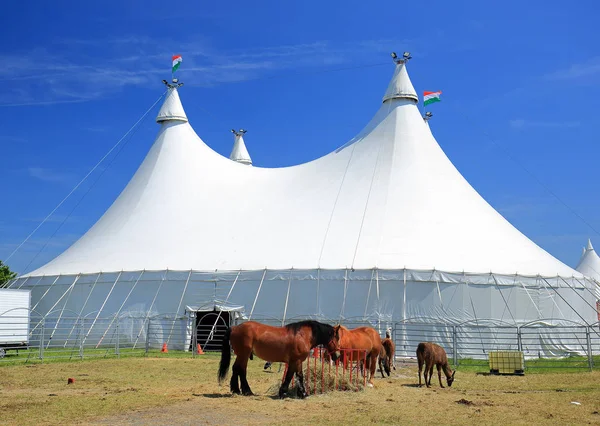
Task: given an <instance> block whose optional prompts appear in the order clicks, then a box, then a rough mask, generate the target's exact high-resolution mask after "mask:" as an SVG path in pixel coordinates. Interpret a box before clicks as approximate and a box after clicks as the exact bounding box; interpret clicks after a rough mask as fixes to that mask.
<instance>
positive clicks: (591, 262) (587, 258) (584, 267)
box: [575, 240, 600, 282]
mask: <svg viewBox="0 0 600 426" xmlns="http://www.w3.org/2000/svg"><path fill="white" fill-rule="evenodd" d="M575 269H576V270H577V271H578V272H580V273H582V274H583V275H585V276H586V277H589V278H593V279H595V280H596V281H598V282H600V257H599V256H598V253H596V250H594V247H593V246H592V241H591V240H588V243H587V246H586V247H585V248H584V249H583V254H582V255H581V259H579V263H578V264H577V267H576V268H575Z"/></svg>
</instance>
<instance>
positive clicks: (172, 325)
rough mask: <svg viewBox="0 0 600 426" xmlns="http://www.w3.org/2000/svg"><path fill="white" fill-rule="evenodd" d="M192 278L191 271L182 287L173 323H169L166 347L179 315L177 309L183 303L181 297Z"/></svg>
mask: <svg viewBox="0 0 600 426" xmlns="http://www.w3.org/2000/svg"><path fill="white" fill-rule="evenodd" d="M191 276H192V270H191V269H190V272H189V273H188V276H187V279H186V280H185V284H184V286H183V291H182V292H181V298H180V299H179V304H178V305H177V310H176V311H175V318H173V322H172V323H171V331H169V337H167V345H168V344H169V343H171V336H172V335H173V329H174V328H175V320H176V318H177V315H179V309H181V304H182V303H183V296H185V291H186V290H187V286H188V283H189V282H190V277H191Z"/></svg>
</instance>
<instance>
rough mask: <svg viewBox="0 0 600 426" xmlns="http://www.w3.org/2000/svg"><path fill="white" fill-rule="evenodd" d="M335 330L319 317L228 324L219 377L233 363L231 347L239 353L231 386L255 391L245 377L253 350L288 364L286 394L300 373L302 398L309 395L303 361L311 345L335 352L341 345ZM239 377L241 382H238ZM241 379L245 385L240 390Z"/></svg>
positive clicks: (245, 391) (237, 391)
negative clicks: (278, 324) (279, 324)
mask: <svg viewBox="0 0 600 426" xmlns="http://www.w3.org/2000/svg"><path fill="white" fill-rule="evenodd" d="M335 339H336V336H335V331H334V329H333V327H332V326H330V325H329V324H323V323H320V322H317V321H310V320H309V321H300V322H295V323H292V324H288V325H286V326H285V327H273V326H270V325H265V324H261V323H258V322H255V321H247V322H244V323H242V324H240V325H235V326H233V327H231V328H228V329H227V331H226V332H225V336H224V338H223V346H222V348H221V362H220V363H219V372H218V376H217V377H218V380H219V384H220V383H221V382H222V381H223V379H224V378H225V376H226V375H227V371H228V370H229V365H230V363H231V349H232V348H233V352H234V353H235V355H236V359H235V362H234V364H233V368H232V375H231V381H230V389H231V392H232V393H234V394H240V393H242V394H244V395H253V393H252V390H251V389H250V385H249V384H248V380H247V378H246V373H247V367H248V359H249V358H250V357H251V356H252V354H253V353H254V354H256V356H258V357H259V358H262V359H263V360H265V361H267V362H270V363H273V362H284V363H287V364H288V370H287V373H286V375H285V379H284V381H283V383H282V385H281V387H280V388H279V397H280V398H283V397H284V396H285V394H286V393H287V391H288V389H289V385H290V382H291V381H292V377H293V376H294V374H296V376H297V377H298V393H299V396H300V398H304V397H306V395H307V393H306V388H305V387H304V375H303V373H302V362H303V361H304V360H305V359H306V358H308V356H309V355H310V351H311V349H312V348H314V347H316V346H319V345H322V346H324V347H326V348H327V350H328V351H329V352H335V351H336V350H337V348H339V345H338V343H337V342H335ZM238 379H239V382H238ZM240 383H241V386H242V389H241V391H240Z"/></svg>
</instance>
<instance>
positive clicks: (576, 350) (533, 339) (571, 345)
mask: <svg viewBox="0 0 600 426" xmlns="http://www.w3.org/2000/svg"><path fill="white" fill-rule="evenodd" d="M520 333H521V342H522V343H521V345H522V350H523V355H524V357H525V367H526V369H536V368H537V369H555V368H586V369H587V368H590V362H591V356H592V353H591V352H590V346H591V345H589V344H588V342H589V340H588V336H589V334H588V326H583V325H556V326H555V325H552V324H547V323H533V324H529V325H525V326H522V327H521V328H520ZM557 360H559V362H557Z"/></svg>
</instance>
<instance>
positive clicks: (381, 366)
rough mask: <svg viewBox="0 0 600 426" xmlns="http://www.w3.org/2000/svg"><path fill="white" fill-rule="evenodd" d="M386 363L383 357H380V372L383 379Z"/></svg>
mask: <svg viewBox="0 0 600 426" xmlns="http://www.w3.org/2000/svg"><path fill="white" fill-rule="evenodd" d="M384 362H385V360H382V359H381V357H379V371H381V378H382V379H383V378H385V376H384V375H383V363H384Z"/></svg>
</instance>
